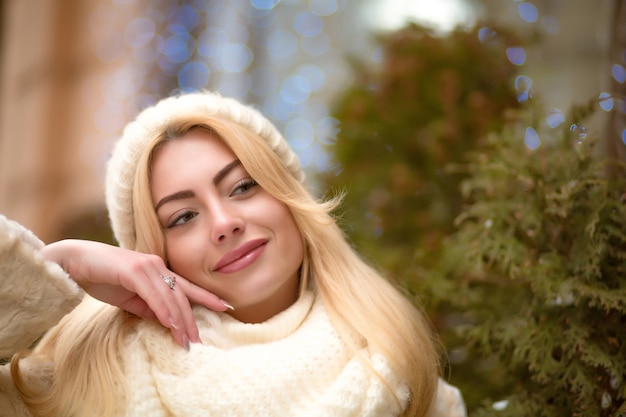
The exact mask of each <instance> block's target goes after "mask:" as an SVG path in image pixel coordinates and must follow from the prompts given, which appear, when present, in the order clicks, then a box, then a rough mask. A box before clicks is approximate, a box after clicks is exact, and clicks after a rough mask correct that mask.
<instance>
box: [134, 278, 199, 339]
mask: <svg viewBox="0 0 626 417" xmlns="http://www.w3.org/2000/svg"><path fill="white" fill-rule="evenodd" d="M144 276H145V279H140V280H135V281H134V282H135V285H136V289H135V290H136V293H137V294H138V295H139V296H140V297H141V298H142V299H143V300H144V301H145V302H146V304H147V305H148V307H149V308H150V310H152V311H153V312H154V314H155V315H156V318H157V320H159V322H160V323H161V324H162V325H163V326H164V327H167V328H169V329H170V331H171V332H172V336H173V337H174V340H176V342H177V343H178V344H179V345H180V346H182V347H184V348H185V349H187V350H189V340H190V339H189V335H188V333H187V332H188V329H187V328H186V326H185V320H183V314H182V312H181V307H180V305H179V304H180V303H179V301H177V299H176V294H175V293H176V284H174V288H175V290H174V291H172V289H170V287H169V286H168V284H167V283H166V282H165V281H164V280H163V278H161V273H160V272H159V271H158V270H157V268H156V267H155V268H154V269H153V270H150V271H146V272H145V273H144Z"/></svg>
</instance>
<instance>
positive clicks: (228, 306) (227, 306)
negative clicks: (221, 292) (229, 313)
mask: <svg viewBox="0 0 626 417" xmlns="http://www.w3.org/2000/svg"><path fill="white" fill-rule="evenodd" d="M222 304H224V307H226V308H227V309H229V310H234V309H235V307H233V306H231V305H230V304H228V303H227V302H226V301H222Z"/></svg>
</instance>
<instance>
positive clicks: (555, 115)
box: [546, 109, 565, 129]
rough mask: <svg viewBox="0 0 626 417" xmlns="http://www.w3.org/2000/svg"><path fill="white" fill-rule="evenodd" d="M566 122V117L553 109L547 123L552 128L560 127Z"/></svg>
mask: <svg viewBox="0 0 626 417" xmlns="http://www.w3.org/2000/svg"><path fill="white" fill-rule="evenodd" d="M564 121H565V115H564V114H563V112H562V111H561V110H559V109H551V110H550V111H549V112H548V117H546V122H547V123H548V126H550V127H551V128H553V129H554V128H555V127H558V126H560V125H561V124H562V123H563V122H564Z"/></svg>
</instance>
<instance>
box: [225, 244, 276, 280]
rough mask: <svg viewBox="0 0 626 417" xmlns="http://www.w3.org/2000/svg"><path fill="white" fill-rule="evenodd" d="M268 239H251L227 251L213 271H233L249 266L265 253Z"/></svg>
mask: <svg viewBox="0 0 626 417" xmlns="http://www.w3.org/2000/svg"><path fill="white" fill-rule="evenodd" d="M266 243H267V239H254V240H250V241H248V242H246V243H244V244H243V245H241V246H239V247H238V248H237V249H235V250H233V251H230V252H227V253H226V254H225V255H224V256H223V257H222V258H221V259H220V260H219V261H218V262H217V264H216V265H215V267H214V268H213V271H215V272H221V273H226V274H228V273H233V272H237V271H240V270H242V269H244V268H247V267H248V266H249V265H250V264H252V263H253V262H254V261H256V259H257V258H258V257H259V256H260V255H261V253H263V251H264V250H265V244H266Z"/></svg>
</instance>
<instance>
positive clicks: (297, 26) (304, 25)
mask: <svg viewBox="0 0 626 417" xmlns="http://www.w3.org/2000/svg"><path fill="white" fill-rule="evenodd" d="M293 28H294V30H295V31H296V32H298V34H300V36H305V37H307V38H311V37H313V36H317V35H318V34H319V33H320V32H321V31H322V29H323V28H324V23H323V22H322V19H320V18H319V16H317V15H315V14H313V13H311V12H308V11H304V12H300V13H298V15H297V16H296V18H295V19H294V21H293Z"/></svg>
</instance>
